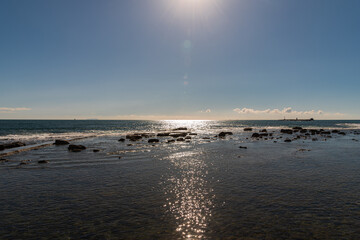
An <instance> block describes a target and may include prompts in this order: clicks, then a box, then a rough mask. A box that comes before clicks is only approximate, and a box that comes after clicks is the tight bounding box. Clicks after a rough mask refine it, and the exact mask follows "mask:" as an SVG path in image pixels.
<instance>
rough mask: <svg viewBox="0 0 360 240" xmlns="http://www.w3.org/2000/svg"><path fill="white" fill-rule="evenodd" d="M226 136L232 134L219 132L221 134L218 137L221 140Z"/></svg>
mask: <svg viewBox="0 0 360 240" xmlns="http://www.w3.org/2000/svg"><path fill="white" fill-rule="evenodd" d="M226 135H233V133H232V132H221V133H219V137H222V138H224V137H226Z"/></svg>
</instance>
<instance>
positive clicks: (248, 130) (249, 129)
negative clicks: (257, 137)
mask: <svg viewBox="0 0 360 240" xmlns="http://www.w3.org/2000/svg"><path fill="white" fill-rule="evenodd" d="M252 130H253V129H252V128H250V127H248V128H244V132H251V131H252Z"/></svg>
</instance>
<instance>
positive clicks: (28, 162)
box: [19, 160, 31, 165]
mask: <svg viewBox="0 0 360 240" xmlns="http://www.w3.org/2000/svg"><path fill="white" fill-rule="evenodd" d="M30 162H31V160H22V161H21V162H20V164H19V165H27V164H30Z"/></svg>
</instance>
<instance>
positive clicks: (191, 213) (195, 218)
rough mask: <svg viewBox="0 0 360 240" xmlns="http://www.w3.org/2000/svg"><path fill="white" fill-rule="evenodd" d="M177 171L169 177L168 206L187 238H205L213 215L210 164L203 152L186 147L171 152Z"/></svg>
mask: <svg viewBox="0 0 360 240" xmlns="http://www.w3.org/2000/svg"><path fill="white" fill-rule="evenodd" d="M169 160H170V162H171V163H172V165H173V167H174V174H172V176H170V177H169V179H168V182H170V186H169V188H167V189H166V192H165V193H166V195H167V204H165V206H164V207H166V208H167V210H168V211H169V212H170V214H171V215H172V216H173V218H174V219H175V221H176V225H177V228H176V231H177V232H179V233H180V234H181V238H183V239H202V238H204V233H205V230H206V228H207V225H208V221H209V218H210V217H211V206H212V200H211V199H212V198H213V196H212V195H211V192H212V189H209V188H208V186H207V185H208V184H207V180H206V176H207V174H208V172H207V165H206V164H205V162H204V161H203V160H202V159H200V158H199V152H195V151H185V152H178V153H175V154H172V155H170V156H169Z"/></svg>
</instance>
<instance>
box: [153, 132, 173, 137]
mask: <svg viewBox="0 0 360 240" xmlns="http://www.w3.org/2000/svg"><path fill="white" fill-rule="evenodd" d="M169 135H170V133H169V132H162V133H158V134H157V135H156V136H158V137H167V136H169Z"/></svg>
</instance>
